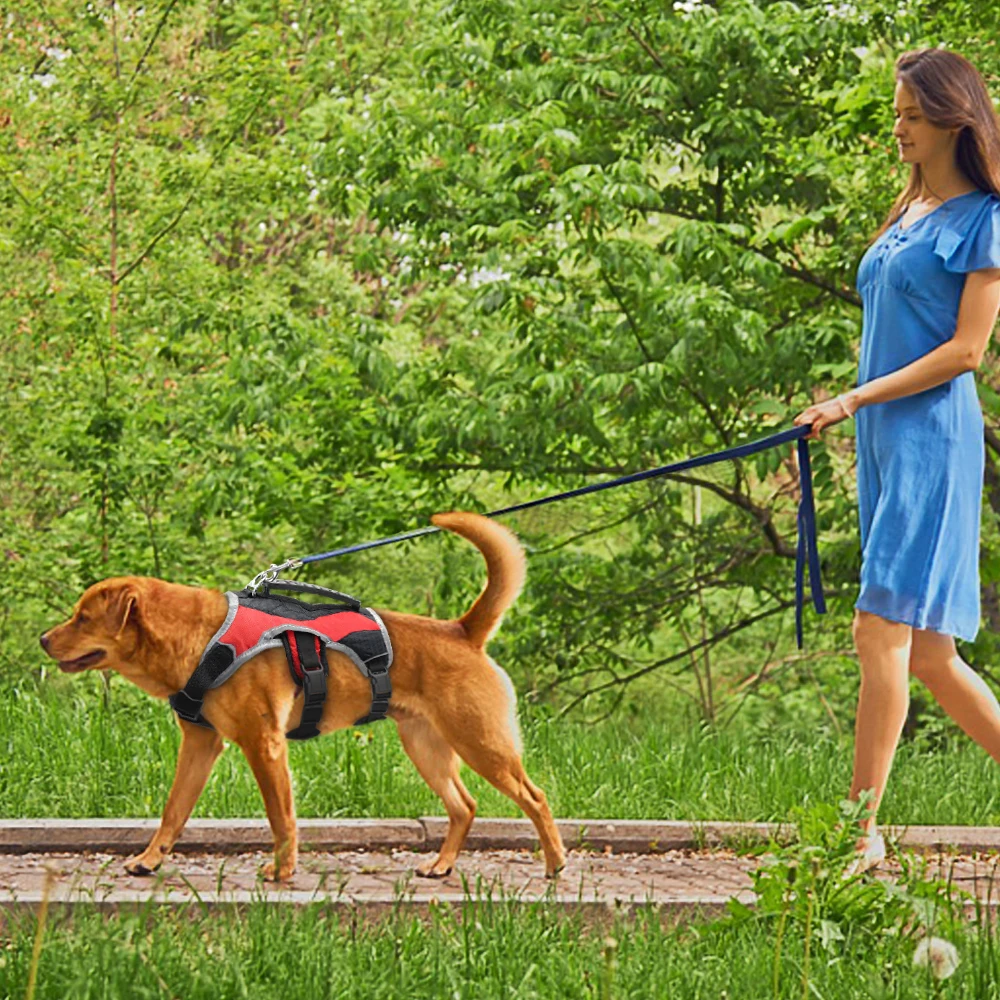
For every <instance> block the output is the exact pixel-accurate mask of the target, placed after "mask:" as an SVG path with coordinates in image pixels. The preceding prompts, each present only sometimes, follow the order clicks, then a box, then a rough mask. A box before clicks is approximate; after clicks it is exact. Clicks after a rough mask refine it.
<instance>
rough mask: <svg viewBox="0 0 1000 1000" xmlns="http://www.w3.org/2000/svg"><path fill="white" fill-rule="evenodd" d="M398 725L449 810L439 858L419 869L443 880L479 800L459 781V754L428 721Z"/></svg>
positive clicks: (402, 721) (408, 748)
mask: <svg viewBox="0 0 1000 1000" xmlns="http://www.w3.org/2000/svg"><path fill="white" fill-rule="evenodd" d="M396 725H397V727H398V728H399V738H400V741H401V742H402V744H403V749H404V750H405V751H406V752H407V754H408V755H409V757H410V760H412V761H413V763H414V764H416V766H417V770H418V771H419V772H420V774H421V775H422V776H423V779H424V781H426V782H427V784H428V785H430V786H431V788H432V789H433V790H434V791H435V792H437V794H438V795H439V796H440V797H441V801H442V802H444V807H445V809H447V810H448V832H447V834H446V835H445V838H444V843H443V844H442V845H441V850H440V852H439V854H438V856H437V857H436V858H435V859H434V860H433V861H432V862H430V863H429V864H425V865H421V866H420V867H419V868H418V869H417V872H418V874H420V875H424V876H426V877H428V878H441V877H443V876H445V875H447V874H449V873H450V872H451V869H452V866H453V865H454V864H455V858H456V857H458V852H459V851H460V850H461V849H462V844H464V843H465V838H466V835H467V834H468V832H469V827H470V826H471V825H472V820H473V817H474V816H475V815H476V800H475V799H474V798H473V797H472V796H471V795H470V794H469V791H468V789H467V788H466V787H465V785H463V784H462V779H461V778H460V777H459V774H458V766H459V759H458V754H456V753H455V751H454V750H452V748H451V747H450V746H449V745H448V743H447V741H446V740H445V739H444V737H443V736H441V734H440V733H439V732H438V731H437V730H436V729H435V728H434V726H433V725H431V723H430V722H429V721H428V720H427V719H423V718H420V717H418V716H406V717H404V718H401V719H400V718H397V719H396Z"/></svg>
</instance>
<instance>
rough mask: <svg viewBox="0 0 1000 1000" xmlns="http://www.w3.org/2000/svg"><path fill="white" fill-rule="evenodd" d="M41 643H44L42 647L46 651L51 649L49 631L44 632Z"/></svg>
mask: <svg viewBox="0 0 1000 1000" xmlns="http://www.w3.org/2000/svg"><path fill="white" fill-rule="evenodd" d="M41 643H42V649H44V650H45V652H46V653H47V652H48V651H49V636H48V633H47V632H43V633H42V638H41Z"/></svg>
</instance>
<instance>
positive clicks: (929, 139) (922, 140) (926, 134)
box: [892, 80, 955, 163]
mask: <svg viewBox="0 0 1000 1000" xmlns="http://www.w3.org/2000/svg"><path fill="white" fill-rule="evenodd" d="M892 105H893V109H894V111H895V114H896V124H895V125H894V126H893V129H892V134H893V135H894V136H895V137H896V142H897V146H896V148H897V149H898V151H899V158H900V159H901V160H902V161H903V162H904V163H929V162H931V161H932V160H936V159H938V158H939V157H942V156H947V157H951V156H952V145H953V143H954V141H955V129H943V128H937V127H936V126H934V125H932V124H931V123H930V122H929V121H928V120H927V119H926V118H925V117H924V113H923V111H921V110H920V105H919V104H918V103H917V98H916V96H915V95H914V93H913V91H912V90H910V88H909V87H907V85H906V84H905V83H903V81H902V80H900V81H899V82H898V83H897V84H896V96H895V98H894V100H893V102H892Z"/></svg>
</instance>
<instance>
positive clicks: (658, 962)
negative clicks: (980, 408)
mask: <svg viewBox="0 0 1000 1000" xmlns="http://www.w3.org/2000/svg"><path fill="white" fill-rule="evenodd" d="M772 924H773V921H772V920H759V921H750V922H745V923H742V924H739V925H727V924H726V923H724V922H716V923H713V924H710V925H703V926H700V927H699V926H687V927H678V928H672V929H665V928H664V927H663V926H662V925H661V922H660V918H659V915H658V914H657V913H655V912H649V911H644V912H641V913H639V914H638V915H637V916H636V917H635V918H634V919H624V918H621V917H619V918H613V919H612V920H611V922H610V923H608V924H604V925H595V924H593V923H587V922H585V920H584V919H583V918H582V917H580V916H579V915H575V916H574V915H566V914H564V913H559V912H555V911H553V910H552V909H551V908H549V907H548V906H546V905H545V904H536V905H531V906H519V907H508V906H507V905H505V904H504V902H503V901H502V900H486V901H483V902H475V903H473V902H469V903H466V904H464V905H463V906H462V907H461V908H458V909H452V908H450V907H444V906H442V907H439V908H435V909H434V911H432V914H431V916H430V917H427V918H423V919H421V918H417V917H413V916H406V915H404V914H403V913H401V912H400V913H397V914H395V915H394V916H391V917H388V918H387V919H385V920H383V921H381V922H378V923H365V922H364V921H362V920H359V919H358V917H357V915H351V914H345V913H344V912H343V911H334V910H332V909H328V908H325V907H324V906H323V905H321V904H317V905H315V906H313V907H311V908H308V909H305V910H301V911H292V910H290V909H287V908H276V907H271V908H268V907H266V906H264V905H263V904H255V905H251V906H249V907H247V908H245V909H243V910H241V911H237V912H235V913H233V912H229V913H226V914H218V913H217V914H212V915H208V914H204V913H202V911H200V910H199V909H198V908H197V906H196V905H194V904H192V905H191V906H190V907H189V908H188V909H187V910H181V911H175V910H167V909H157V908H155V907H149V908H147V909H146V910H144V911H142V912H140V913H132V914H119V915H116V916H112V917H104V916H102V915H100V914H99V913H97V912H95V911H93V910H88V909H87V908H86V907H77V908H76V909H75V910H74V912H73V915H72V918H67V917H65V916H61V917H59V918H56V919H54V920H50V922H49V925H48V927H47V928H46V936H45V941H44V946H43V948H42V952H41V961H40V965H39V969H38V988H37V992H36V998H37V1000H43V998H54V1000H55V998H59V1000H62V998H64V997H73V998H74V1000H97V998H101V1000H111V998H129V1000H142V998H147V997H148V998H154V997H156V998H159V997H183V998H185V1000H198V998H202V997H204V998H212V1000H216V998H230V997H243V998H253V1000H264V998H270V997H276V998H277V997H280V998H282V1000H293V998H297V997H302V998H308V1000H323V998H338V1000H342V998H351V997H356V998H359V1000H360V998H365V1000H379V998H383V997H384V998H387V1000H388V998H391V1000H398V998H399V997H406V998H408V1000H419V998H423V997H426V998H435V1000H438V998H441V997H449V998H456V1000H465V998H469V1000H472V998H475V1000H487V998H494V997H496V998H508V997H510V998H513V997H517V998H518V1000H530V998H532V997H574V998H575V997H599V998H609V1000H610V998H612V997H622V998H624V997H657V998H658V997H671V998H674V997H676V998H684V1000H696V998H706V1000H707V998H712V1000H718V998H720V997H730V998H734V997H739V998H741V1000H754V998H757V997H772V996H774V995H775V993H774V992H773V990H772V981H773V979H772V977H773V964H774V954H775V952H774V936H773V931H774V928H773V926H772ZM34 930H35V922H34V920H33V919H32V918H29V917H25V916H22V917H19V918H14V919H13V921H12V923H11V924H10V925H9V926H8V928H7V930H6V933H5V934H4V933H3V932H0V997H20V996H22V995H23V991H24V987H25V984H26V982H27V980H28V975H29V966H30V961H31V952H32V945H33V941H34ZM955 943H956V944H957V945H958V947H959V951H960V954H961V959H962V961H961V964H960V966H959V969H958V971H957V973H956V974H955V975H954V976H953V977H952V978H951V979H950V980H948V981H946V982H945V983H942V984H939V985H940V987H943V988H944V992H945V993H947V995H948V996H949V997H976V998H977V1000H990V998H995V997H1000V962H998V955H997V953H996V950H995V948H994V944H993V940H992V936H991V935H990V933H989V932H988V930H987V929H986V928H985V925H982V926H974V927H973V928H972V929H970V930H969V931H968V932H967V933H966V934H964V935H963V936H962V937H960V938H958V939H957V940H956V942H955ZM818 951H819V953H818V954H814V955H813V959H812V962H811V964H810V966H809V974H808V979H809V986H810V991H809V995H811V996H820V997H824V998H827V1000H846V998H851V1000H855V998H907V1000H913V998H921V997H933V996H939V995H943V994H942V993H940V992H937V991H936V986H935V984H934V983H933V981H932V980H931V979H930V976H929V974H928V972H927V971H926V970H923V969H918V968H915V967H914V965H913V960H912V958H913V942H912V941H906V940H901V939H900V937H899V935H895V934H883V935H880V936H878V937H877V938H875V939H873V938H872V937H871V935H860V934H859V935H853V934H850V933H849V934H848V935H847V938H846V939H845V940H843V941H838V942H836V943H835V945H834V946H833V947H832V948H831V949H830V950H826V949H818ZM803 958H804V949H803V945H802V942H801V939H796V938H794V937H793V938H790V939H787V940H786V941H785V942H784V944H783V948H782V951H781V962H780V970H779V973H780V974H779V989H778V993H777V995H778V996H781V997H799V996H801V995H802V990H803V985H802V980H803V976H802V965H803Z"/></svg>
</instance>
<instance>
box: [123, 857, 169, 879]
mask: <svg viewBox="0 0 1000 1000" xmlns="http://www.w3.org/2000/svg"><path fill="white" fill-rule="evenodd" d="M162 861H163V859H162V858H160V859H159V860H158V861H155V862H154V861H150V860H149V859H148V858H146V856H145V855H144V854H137V855H136V856H135V857H134V858H129V859H128V860H127V861H126V862H125V871H127V872H128V873H129V875H152V874H153V873H154V872H155V871H156V869H157V868H159V867H160V864H161V863H162Z"/></svg>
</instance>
